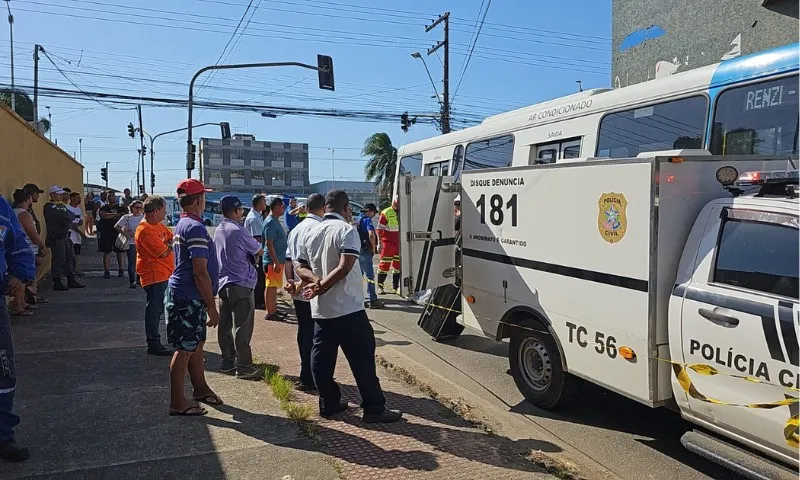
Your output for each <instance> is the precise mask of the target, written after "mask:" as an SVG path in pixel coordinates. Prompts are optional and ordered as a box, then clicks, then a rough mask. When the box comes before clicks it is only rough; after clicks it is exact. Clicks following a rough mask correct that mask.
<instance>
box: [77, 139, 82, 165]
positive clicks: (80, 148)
mask: <svg viewBox="0 0 800 480" xmlns="http://www.w3.org/2000/svg"><path fill="white" fill-rule="evenodd" d="M78 152H80V155H81V156H80V157H79V158H80V162H81V165H83V139H82V138H79V139H78Z"/></svg>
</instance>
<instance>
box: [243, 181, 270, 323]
mask: <svg viewBox="0 0 800 480" xmlns="http://www.w3.org/2000/svg"><path fill="white" fill-rule="evenodd" d="M251 205H252V207H253V208H251V209H250V212H249V213H248V214H247V216H246V217H245V219H244V229H245V230H247V231H248V232H250V235H252V236H253V238H255V239H256V241H257V242H258V244H259V245H261V246H262V247H263V246H264V237H262V236H261V235H262V233H263V230H264V218H263V215H264V210H266V209H267V197H265V196H264V195H262V194H260V193H257V194H255V195H253V198H252V199H251ZM257 267H258V271H257V272H256V275H257V276H256V288H255V291H254V292H253V295H254V296H255V299H256V310H263V309H264V308H266V306H265V304H264V291H265V290H266V289H267V284H266V281H267V279H266V277H265V276H264V275H265V274H264V261H263V260H262V257H261V256H260V255H259V257H258V265H257Z"/></svg>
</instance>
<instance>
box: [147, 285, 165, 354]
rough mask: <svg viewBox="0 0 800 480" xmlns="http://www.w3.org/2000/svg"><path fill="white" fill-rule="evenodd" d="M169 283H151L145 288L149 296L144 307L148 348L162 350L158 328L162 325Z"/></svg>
mask: <svg viewBox="0 0 800 480" xmlns="http://www.w3.org/2000/svg"><path fill="white" fill-rule="evenodd" d="M168 283H169V282H167V281H164V282H159V283H151V284H150V285H147V286H146V287H144V292H145V293H146V294H147V304H146V305H145V307H144V333H145V335H146V336H147V348H153V349H156V350H161V349H162V348H163V345H162V344H161V334H160V333H159V332H158V327H159V326H160V325H161V314H162V313H164V292H166V291H167V284H168Z"/></svg>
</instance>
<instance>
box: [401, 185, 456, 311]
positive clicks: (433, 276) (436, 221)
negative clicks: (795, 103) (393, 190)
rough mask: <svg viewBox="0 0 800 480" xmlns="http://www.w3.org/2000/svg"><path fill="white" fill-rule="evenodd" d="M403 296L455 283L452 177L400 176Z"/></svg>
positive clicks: (454, 190) (454, 187) (454, 196)
mask: <svg viewBox="0 0 800 480" xmlns="http://www.w3.org/2000/svg"><path fill="white" fill-rule="evenodd" d="M399 187H400V188H399V195H398V197H399V202H400V212H399V217H400V218H399V220H400V271H401V275H402V282H400V291H401V292H402V295H403V296H409V295H411V294H413V293H415V292H420V291H424V290H429V289H432V288H435V287H440V286H443V285H448V284H452V283H454V282H455V268H454V267H455V236H456V235H455V233H456V232H455V214H454V210H453V202H454V200H455V198H456V196H457V195H458V193H459V188H458V185H457V184H453V177H449V176H444V177H443V176H438V177H434V176H423V177H403V178H401V179H400V185H399Z"/></svg>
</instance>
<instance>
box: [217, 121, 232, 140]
mask: <svg viewBox="0 0 800 480" xmlns="http://www.w3.org/2000/svg"><path fill="white" fill-rule="evenodd" d="M219 128H220V130H222V139H223V140H228V139H230V138H231V124H230V123H228V122H220V124H219Z"/></svg>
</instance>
